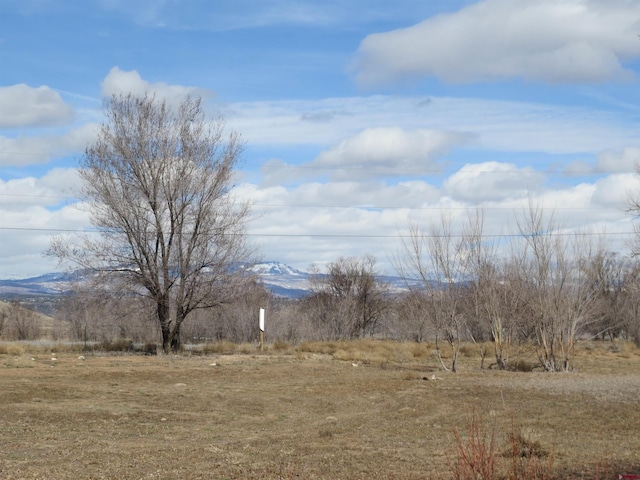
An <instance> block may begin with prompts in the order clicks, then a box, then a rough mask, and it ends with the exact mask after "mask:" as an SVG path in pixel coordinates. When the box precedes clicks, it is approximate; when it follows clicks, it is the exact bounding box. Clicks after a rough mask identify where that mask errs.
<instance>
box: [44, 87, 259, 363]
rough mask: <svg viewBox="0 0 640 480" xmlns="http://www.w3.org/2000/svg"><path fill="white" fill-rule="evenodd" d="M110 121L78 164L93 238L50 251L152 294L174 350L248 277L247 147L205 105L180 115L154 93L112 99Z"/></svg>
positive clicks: (122, 286) (185, 108) (187, 105)
mask: <svg viewBox="0 0 640 480" xmlns="http://www.w3.org/2000/svg"><path fill="white" fill-rule="evenodd" d="M105 115H106V120H105V122H104V123H103V124H102V125H101V126H100V129H99V131H98V136H97V139H96V140H95V141H94V142H93V143H92V144H91V145H90V146H89V147H88V148H87V150H86V152H85V155H84V157H83V159H82V161H81V165H80V166H81V170H80V176H81V178H82V180H83V181H84V191H83V194H84V199H85V200H86V202H87V204H88V205H89V208H90V213H91V222H92V224H93V226H94V228H95V230H96V234H95V235H92V234H87V235H84V236H81V237H74V238H68V237H67V238H64V237H56V238H54V239H53V241H52V244H51V247H50V249H49V253H50V254H51V255H54V256H57V257H58V258H59V259H60V260H62V261H68V262H69V263H71V264H72V265H73V266H75V267H80V268H82V269H85V270H86V271H87V272H90V273H91V274H93V276H94V278H97V279H99V280H100V281H101V282H103V284H104V285H107V286H108V288H111V289H113V290H117V291H128V292H130V293H132V294H136V295H144V296H146V297H148V298H150V299H151V300H152V301H153V303H154V304H155V311H156V318H157V321H158V325H159V327H160V331H161V333H162V348H163V350H164V351H165V352H168V351H170V350H174V351H175V350H178V349H179V348H180V346H181V340H180V330H181V327H182V324H183V322H184V320H185V319H186V318H187V316H188V315H189V314H190V313H191V312H192V311H194V310H196V309H202V308H210V307H214V306H218V305H221V304H223V303H225V302H227V301H229V300H230V299H232V298H234V296H235V295H236V293H237V292H239V291H241V290H242V289H240V288H239V285H241V284H242V283H244V281H245V278H244V277H243V274H242V270H239V269H238V268H237V266H238V263H239V262H241V261H242V262H250V261H251V257H252V251H251V249H250V248H249V246H248V244H247V242H246V236H245V235H244V227H245V224H246V222H247V220H248V215H249V207H248V205H247V204H245V203H240V202H238V201H237V200H235V199H234V196H233V194H232V192H231V191H230V190H231V187H232V180H233V172H234V168H235V166H236V164H237V162H238V160H239V158H240V155H241V152H242V149H243V144H242V142H241V140H240V137H239V135H238V134H236V133H230V134H227V133H225V129H224V125H223V123H222V122H221V121H210V120H209V119H207V118H206V116H205V114H204V111H203V109H202V105H201V100H200V99H194V98H186V99H184V100H183V101H181V103H180V105H179V106H178V107H177V108H176V109H173V108H171V107H170V106H169V105H168V104H167V103H166V101H164V100H161V99H158V98H156V97H155V96H154V95H148V94H147V95H145V96H143V97H136V96H133V95H131V94H129V95H126V96H125V95H114V96H113V97H111V98H110V99H108V100H107V101H106V103H105Z"/></svg>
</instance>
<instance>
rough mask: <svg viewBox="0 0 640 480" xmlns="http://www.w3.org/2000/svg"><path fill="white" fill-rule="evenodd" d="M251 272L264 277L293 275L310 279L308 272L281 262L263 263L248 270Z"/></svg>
mask: <svg viewBox="0 0 640 480" xmlns="http://www.w3.org/2000/svg"><path fill="white" fill-rule="evenodd" d="M247 270H248V271H250V272H253V273H257V274H258V275H260V276H262V277H264V276H273V275H291V276H302V277H308V276H309V274H308V273H307V272H303V271H302V270H297V269H295V268H293V267H290V266H289V265H285V264H284V263H280V262H263V263H258V264H256V265H253V266H252V267H250V268H248V269H247Z"/></svg>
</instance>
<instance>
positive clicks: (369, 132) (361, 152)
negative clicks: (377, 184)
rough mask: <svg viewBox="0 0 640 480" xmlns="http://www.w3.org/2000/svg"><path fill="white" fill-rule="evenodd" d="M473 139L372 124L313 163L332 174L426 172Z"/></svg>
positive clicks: (365, 175)
mask: <svg viewBox="0 0 640 480" xmlns="http://www.w3.org/2000/svg"><path fill="white" fill-rule="evenodd" d="M469 141H470V136H469V135H466V134H462V133H452V132H442V131H437V130H424V129H419V130H409V131H407V130H403V129H401V128H393V127H389V128H369V129H366V130H364V131H362V132H360V133H359V134H357V135H355V136H353V137H351V138H348V139H346V140H343V141H342V142H340V143H339V144H338V145H336V146H335V147H333V148H331V149H329V150H326V151H324V152H322V153H320V155H318V157H317V158H316V159H315V160H314V161H313V162H311V163H310V166H312V167H316V168H325V169H327V172H328V174H329V176H331V177H332V178H376V177H385V176H386V177H389V176H391V177H397V176H406V175H411V176H424V175H428V174H430V173H431V172H429V169H432V168H434V166H435V165H436V163H437V161H438V160H439V159H440V157H441V156H442V155H444V154H445V153H446V152H448V151H449V150H450V149H451V148H453V147H454V146H456V145H462V144H465V143H468V142H469Z"/></svg>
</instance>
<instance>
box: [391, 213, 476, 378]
mask: <svg viewBox="0 0 640 480" xmlns="http://www.w3.org/2000/svg"><path fill="white" fill-rule="evenodd" d="M468 248H469V245H468V242H467V240H466V237H465V235H463V234H455V233H454V232H453V228H452V221H451V218H449V217H442V218H441V219H440V222H439V223H433V224H431V226H430V228H429V229H428V230H427V231H423V230H421V229H420V228H419V226H417V225H410V233H409V237H408V240H407V241H406V242H404V244H403V251H402V253H401V254H400V256H399V258H398V259H396V261H395V262H394V263H395V267H396V270H397V271H398V274H399V275H400V276H401V277H403V278H404V279H405V281H406V283H407V285H411V284H412V281H413V279H419V280H420V282H421V284H420V287H419V288H420V289H421V290H422V291H423V292H425V294H426V296H427V302H426V303H425V305H426V306H427V308H428V310H427V312H428V313H427V314H428V315H429V318H430V319H431V322H432V324H433V327H434V331H435V346H436V355H437V357H438V360H439V361H440V364H441V365H442V367H443V368H444V369H445V370H452V371H454V372H455V371H456V370H457V366H458V355H459V352H460V346H461V343H460V342H461V337H462V335H463V333H464V315H463V314H462V308H461V307H462V298H463V294H464V289H465V282H466V281H467V280H468V279H469V261H468V260H469V251H468ZM442 337H444V339H445V340H446V342H447V343H448V344H449V346H450V347H451V366H450V367H448V366H446V365H445V363H444V360H443V358H442V355H441V349H440V340H441V338H442Z"/></svg>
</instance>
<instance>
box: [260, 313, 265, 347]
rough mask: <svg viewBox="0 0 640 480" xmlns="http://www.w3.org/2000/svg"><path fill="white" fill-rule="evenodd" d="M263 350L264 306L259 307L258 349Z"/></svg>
mask: <svg viewBox="0 0 640 480" xmlns="http://www.w3.org/2000/svg"><path fill="white" fill-rule="evenodd" d="M263 350H264V308H261V309H260V351H263Z"/></svg>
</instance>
